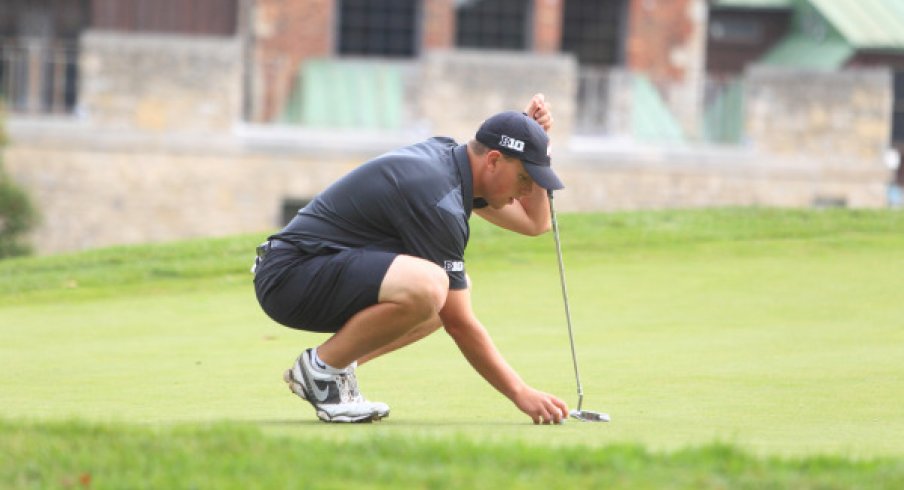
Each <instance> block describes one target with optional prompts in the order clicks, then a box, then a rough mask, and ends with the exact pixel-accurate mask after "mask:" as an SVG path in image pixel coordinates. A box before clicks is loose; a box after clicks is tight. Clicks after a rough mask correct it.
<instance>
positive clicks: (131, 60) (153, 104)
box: [78, 31, 242, 133]
mask: <svg viewBox="0 0 904 490" xmlns="http://www.w3.org/2000/svg"><path fill="white" fill-rule="evenodd" d="M241 77H242V55H241V44H240V43H239V41H238V39H237V38H218V37H199V36H195V37H183V36H173V35H153V34H129V35H122V34H117V33H109V32H101V31H88V32H86V33H85V34H84V35H83V36H82V38H81V40H80V60H79V81H80V82H79V97H78V100H79V110H78V111H79V113H80V114H81V116H82V118H83V120H84V121H85V122H86V123H88V124H91V125H93V126H95V127H97V128H99V129H101V128H113V129H138V130H142V131H148V132H157V133H161V132H182V131H198V132H222V131H227V130H229V129H230V128H231V127H232V126H233V125H235V124H236V122H238V121H239V117H240V114H241V81H242V79H241Z"/></svg>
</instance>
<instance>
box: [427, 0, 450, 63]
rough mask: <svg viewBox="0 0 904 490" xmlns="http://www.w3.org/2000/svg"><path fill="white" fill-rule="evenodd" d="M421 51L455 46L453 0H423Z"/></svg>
mask: <svg viewBox="0 0 904 490" xmlns="http://www.w3.org/2000/svg"><path fill="white" fill-rule="evenodd" d="M423 29H424V36H423V51H427V50H431V49H450V48H452V47H454V46H455V0H424V23H423Z"/></svg>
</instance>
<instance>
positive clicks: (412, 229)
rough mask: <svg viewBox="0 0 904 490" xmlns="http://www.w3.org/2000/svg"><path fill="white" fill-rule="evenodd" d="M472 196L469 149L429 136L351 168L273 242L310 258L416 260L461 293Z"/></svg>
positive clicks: (294, 219) (293, 220)
mask: <svg viewBox="0 0 904 490" xmlns="http://www.w3.org/2000/svg"><path fill="white" fill-rule="evenodd" d="M473 196H474V189H473V180H472V175H471V167H470V164H469V162H468V154H467V147H466V146H465V145H458V144H457V143H456V142H455V141H454V140H452V139H451V138H431V139H428V140H426V141H424V142H422V143H418V144H415V145H411V146H407V147H404V148H401V149H399V150H396V151H392V152H390V153H386V154H384V155H381V156H379V157H377V158H375V159H373V160H371V161H369V162H367V163H365V164H363V165H361V166H360V167H358V168H356V169H355V170H353V171H352V172H350V173H349V174H348V175H346V176H344V177H342V178H341V179H339V180H338V181H336V182H335V183H334V184H332V185H331V186H330V187H328V188H327V189H326V190H324V191H323V192H322V193H320V194H319V195H317V196H316V197H315V198H314V200H312V201H311V202H310V203H309V204H308V205H307V206H305V207H304V208H302V209H301V210H299V211H298V214H297V215H296V216H295V218H293V219H292V221H291V222H289V224H288V225H287V226H286V227H285V228H284V229H283V230H282V231H281V232H279V233H278V234H276V235H274V238H278V239H280V240H283V241H288V242H291V243H294V244H295V245H296V246H297V247H299V248H300V249H302V250H304V251H305V252H307V253H312V254H321V253H329V252H330V250H342V249H347V248H361V247H368V248H373V249H376V250H386V251H392V252H398V253H403V254H406V255H413V256H415V257H421V258H423V259H426V260H429V261H431V262H433V263H435V264H437V265H439V266H440V267H442V268H443V269H445V270H446V272H447V273H448V274H449V286H450V288H451V289H466V288H467V281H466V279H465V269H464V253H465V246H466V245H467V244H468V236H469V233H470V228H469V226H468V219H469V218H470V216H471V209H472V207H474V197H473ZM480 201H482V200H478V204H477V205H478V207H479V206H480V205H481V204H482V203H481V202H480Z"/></svg>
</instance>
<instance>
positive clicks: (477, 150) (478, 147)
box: [468, 140, 521, 161]
mask: <svg viewBox="0 0 904 490" xmlns="http://www.w3.org/2000/svg"><path fill="white" fill-rule="evenodd" d="M468 148H470V149H471V151H473V152H474V154H475V155H477V156H479V157H482V156H484V155H486V154H487V152H488V151H490V150H495V148H490V147H489V146H487V145H485V144H483V143H481V142H479V141H477V140H471V141H468ZM496 151H498V152H499V154H500V155H502V158H504V159H506V160H509V161H511V160H517V161H521V159H520V158H518V157H516V156H512V155H506V154H505V152H503V151H500V150H496Z"/></svg>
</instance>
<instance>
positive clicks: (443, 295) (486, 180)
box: [253, 94, 568, 424]
mask: <svg viewBox="0 0 904 490" xmlns="http://www.w3.org/2000/svg"><path fill="white" fill-rule="evenodd" d="M551 125H552V114H551V113H550V111H549V109H548V106H547V103H546V101H545V99H544V97H543V95H542V94H537V95H535V96H534V97H532V98H531V100H530V102H529V103H528V105H527V108H526V109H525V111H524V112H523V113H521V112H503V113H499V114H496V115H494V116H492V117H490V118H489V119H487V120H486V121H484V122H483V124H482V125H481V126H480V128H479V129H478V130H477V134H476V135H475V137H474V139H472V140H471V141H469V142H468V143H467V144H465V145H461V144H458V143H456V142H455V141H454V140H452V139H450V138H442V137H437V138H431V139H428V140H426V141H424V142H422V143H418V144H414V145H411V146H407V147H404V148H401V149H398V150H396V151H392V152H389V153H386V154H384V155H381V156H379V157H377V158H374V159H373V160H371V161H369V162H367V163H365V164H363V165H361V166H360V167H358V168H356V169H355V170H353V171H352V172H351V173H349V174H348V175H346V176H345V177H342V178H341V179H339V180H338V181H337V182H335V183H334V184H332V185H331V186H329V187H328V188H327V189H326V190H324V191H323V192H322V193H321V194H319V195H318V196H316V197H315V198H314V199H313V200H312V201H311V202H310V203H309V204H308V205H307V206H305V207H304V208H302V209H301V210H299V211H298V214H297V215H296V216H295V217H294V218H293V219H292V221H291V222H290V223H289V224H288V225H287V226H286V227H285V228H283V230H282V231H280V232H279V233H277V234H275V235H273V236H271V237H269V239H268V241H266V242H264V243H263V244H262V245H261V246H260V247H258V258H257V259H256V260H255V266H254V268H253V270H254V271H255V277H254V286H255V292H256V294H257V299H258V301H259V302H260V305H261V307H262V308H263V310H264V312H266V313H267V315H269V316H270V317H271V318H272V319H273V320H275V321H276V322H279V323H281V324H283V325H285V326H287V327H290V328H294V329H299V330H305V331H310V332H325V333H331V334H332V335H331V336H330V337H329V338H328V339H327V340H326V342H324V343H323V344H321V345H319V346H316V347H312V348H309V349H306V350H305V351H304V352H302V353H301V355H300V356H299V357H298V359H297V360H296V362H295V364H294V365H292V367H291V368H289V369H288V370H287V371H286V372H285V374H284V379H285V381H286V383H287V384H288V385H289V387H290V388H291V389H292V391H293V392H294V393H295V394H296V395H298V396H299V397H301V398H303V399H305V400H307V401H308V402H309V403H310V404H311V405H313V406H314V409H315V410H316V412H317V416H318V417H319V418H320V419H321V420H323V421H326V422H367V421H372V420H379V419H380V418H383V417H386V416H388V415H389V406H387V405H386V404H385V403H380V402H371V401H368V400H367V399H366V398H364V396H362V395H361V393H360V392H359V390H358V383H357V379H356V377H355V369H356V367H357V366H358V365H361V364H364V363H365V362H367V361H369V360H371V359H374V358H375V357H378V356H380V355H383V354H386V353H388V352H391V351H393V350H395V349H398V348H400V347H403V346H406V345H408V344H410V343H412V342H415V341H417V340H419V339H422V338H424V337H426V336H427V335H430V334H431V333H432V332H434V331H436V330H437V329H439V328H440V327H443V328H444V329H445V330H446V332H447V333H448V334H449V335H450V336H451V337H452V338H453V339H454V340H455V342H456V344H457V345H458V348H459V349H460V350H461V352H462V354H464V356H465V358H467V360H468V362H470V364H471V365H472V366H473V367H474V369H475V370H476V371H477V372H478V373H479V374H480V375H481V376H483V377H484V378H485V379H486V380H487V381H488V382H489V383H490V384H491V385H492V386H493V387H494V388H496V389H497V390H499V392H501V393H502V394H503V395H505V396H506V397H508V398H509V399H510V400H511V401H512V402H513V403H514V404H515V405H516V406H517V407H518V408H519V409H520V410H521V411H523V412H524V413H525V414H527V415H528V416H529V417H530V418H531V419H533V421H534V423H537V424H539V423H547V424H548V423H558V422H560V421H561V420H563V419H564V418H566V417H567V415H568V407H567V405H566V404H565V403H564V402H563V401H562V400H560V399H559V398H557V397H555V396H553V395H550V394H547V393H543V392H541V391H538V390H535V389H533V388H531V387H530V386H528V385H527V383H525V382H524V381H523V380H522V379H521V377H520V376H518V374H517V373H516V372H515V370H514V369H512V367H511V366H509V364H508V363H506V361H505V360H504V359H503V357H502V355H501V354H500V353H499V351H498V350H497V349H496V347H495V346H494V344H493V341H492V340H491V339H490V336H489V334H488V333H487V330H486V329H485V328H484V327H483V325H482V324H481V323H480V321H479V320H478V319H477V317H476V316H475V315H474V312H473V310H472V309H471V295H470V291H469V287H468V286H469V280H468V277H467V275H466V273H465V265H464V252H465V246H466V245H467V243H468V235H469V225H468V220H469V219H470V217H471V213H472V212H473V213H474V214H477V215H478V216H480V217H481V218H484V219H486V220H487V221H490V222H491V223H494V224H495V225H498V226H501V227H503V228H507V229H509V230H512V231H515V232H518V233H522V234H525V235H539V234H541V233H545V232H546V231H548V230H549V228H550V212H549V201H548V197H547V189H549V190H554V189H561V188H562V187H563V185H562V183H561V181H560V180H559V178H558V177H557V176H556V175H555V174H554V173H553V171H552V169H551V168H550V159H549V137H548V136H547V134H546V131H548V130H549V129H550V127H551Z"/></svg>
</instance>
